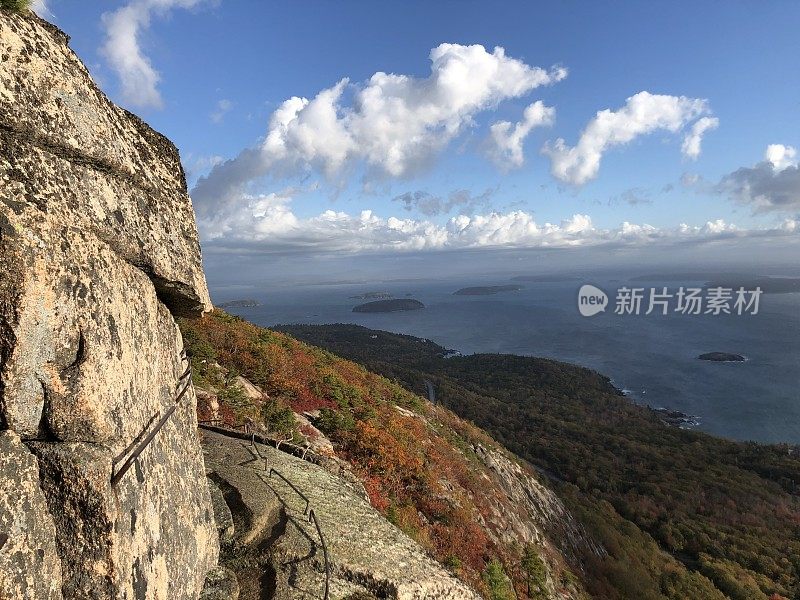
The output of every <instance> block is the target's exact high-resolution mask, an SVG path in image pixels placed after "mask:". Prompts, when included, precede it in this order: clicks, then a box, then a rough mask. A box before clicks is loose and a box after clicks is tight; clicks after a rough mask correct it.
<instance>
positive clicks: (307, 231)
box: [198, 190, 800, 254]
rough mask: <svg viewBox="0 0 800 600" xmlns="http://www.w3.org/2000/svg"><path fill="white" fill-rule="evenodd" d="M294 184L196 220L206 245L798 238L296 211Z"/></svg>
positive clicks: (523, 217) (515, 214)
mask: <svg viewBox="0 0 800 600" xmlns="http://www.w3.org/2000/svg"><path fill="white" fill-rule="evenodd" d="M294 193H295V191H293V190H286V191H284V192H282V193H279V194H268V195H263V196H247V197H245V198H244V199H243V200H242V203H241V205H240V206H237V207H233V206H229V207H227V209H226V210H225V211H220V212H217V213H216V214H215V215H214V216H213V217H212V218H208V219H202V218H201V219H200V220H199V221H198V226H199V228H200V232H201V236H202V238H203V248H204V251H206V252H209V253H217V252H235V253H247V254H333V253H374V252H384V253H385V252H408V251H441V250H456V249H475V248H485V249H503V248H506V249H509V248H510V249H520V248H572V247H596V246H634V247H638V246H643V245H650V244H677V243H705V242H712V241H716V240H723V239H732V238H733V239H738V238H745V237H762V238H770V237H783V238H786V236H795V237H792V238H790V239H792V240H796V241H797V243H800V237H797V234H798V233H800V227H798V225H797V221H796V220H793V219H786V220H784V221H783V222H782V223H780V224H779V225H777V226H775V227H773V228H764V229H751V230H741V229H738V228H737V227H736V226H735V225H733V224H730V223H727V222H726V221H724V220H722V219H717V220H712V221H708V222H706V223H704V224H702V225H688V224H681V225H680V226H678V227H676V228H659V227H655V226H652V225H649V224H647V223H631V222H628V221H625V222H623V223H621V224H620V225H619V226H617V227H612V228H608V229H606V228H601V227H597V226H596V225H595V224H594V223H593V222H592V219H591V218H590V217H589V215H585V214H575V215H573V216H571V217H569V218H567V219H564V220H563V221H561V222H560V223H557V224H554V223H540V222H538V221H537V220H536V219H535V218H534V216H533V215H532V214H531V213H529V212H526V211H523V210H514V211H509V212H487V213H485V214H476V215H464V214H459V215H457V216H454V217H451V218H450V219H448V220H447V221H446V222H444V223H441V224H440V223H434V222H432V221H430V220H428V219H427V218H421V219H414V218H400V217H396V216H389V217H382V216H380V215H378V214H376V213H375V212H373V211H371V210H363V211H361V212H359V213H356V214H351V213H347V212H343V211H333V210H326V211H324V212H322V213H320V214H318V215H316V216H311V217H300V216H298V215H297V214H296V213H295V212H294V211H293V210H292V196H293V194H294Z"/></svg>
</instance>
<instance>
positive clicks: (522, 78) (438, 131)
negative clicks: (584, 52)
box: [193, 44, 567, 210]
mask: <svg viewBox="0 0 800 600" xmlns="http://www.w3.org/2000/svg"><path fill="white" fill-rule="evenodd" d="M430 61H431V72H430V75H429V76H428V77H426V78H416V77H412V76H409V75H402V74H394V73H383V72H378V73H375V74H374V75H372V77H370V78H369V79H368V80H367V81H365V82H363V83H358V84H352V83H350V81H349V80H348V79H342V80H341V81H339V82H338V83H337V84H336V85H334V86H332V87H330V88H327V89H324V90H322V91H321V92H319V93H318V94H317V95H316V96H315V97H314V98H312V99H307V98H299V97H293V98H289V99H288V100H286V101H285V102H283V104H281V105H280V107H279V108H278V109H277V110H276V111H275V112H274V113H273V114H272V117H271V118H270V121H269V125H268V128H267V132H266V135H265V136H264V140H263V142H262V143H261V144H260V145H259V146H258V147H256V148H248V149H245V150H244V151H242V152H241V153H240V154H239V156H237V157H235V158H233V159H231V160H229V161H227V162H226V163H224V164H222V165H219V166H218V167H216V168H215V169H214V170H213V171H212V172H211V173H210V174H209V176H208V177H207V178H205V179H203V180H201V181H200V182H198V185H197V186H196V188H195V189H194V190H193V197H194V199H195V201H196V204H197V206H198V207H199V209H200V210H204V205H205V204H208V203H212V204H216V203H224V202H228V201H235V199H236V198H237V196H239V195H240V194H241V193H242V192H243V191H245V189H246V186H247V184H248V183H249V182H251V181H253V180H254V179H257V178H260V177H263V176H265V175H269V176H272V177H276V178H278V177H286V176H293V175H298V174H302V173H307V172H312V171H313V172H319V173H322V174H323V175H325V176H326V177H328V178H329V179H332V178H334V177H336V176H337V175H339V174H341V173H343V172H345V171H346V170H347V169H349V168H353V167H355V166H356V165H362V166H364V167H365V169H366V170H367V171H368V173H369V175H370V176H372V177H373V178H381V177H393V178H402V177H407V176H410V175H413V174H415V173H417V172H419V171H421V170H423V169H425V168H427V167H429V166H430V164H431V161H432V160H433V159H434V158H435V157H436V156H437V155H438V153H440V152H441V151H442V150H443V149H444V148H445V147H446V146H447V145H448V144H449V143H450V142H451V141H452V140H453V138H455V137H456V136H457V135H458V134H459V133H461V132H462V131H463V130H464V129H465V128H467V127H469V126H471V125H472V124H473V123H474V117H475V116H476V115H477V114H478V113H479V112H481V111H485V110H489V109H492V108H494V107H496V106H497V105H498V104H499V103H500V102H502V101H504V100H507V99H509V98H517V97H521V96H523V95H525V94H527V93H529V92H530V91H531V90H533V89H535V88H537V87H540V86H543V85H549V84H552V83H555V82H557V81H560V80H562V79H563V78H564V77H566V75H567V71H566V69H565V68H563V67H553V68H551V69H549V70H548V69H542V68H540V67H535V66H530V65H527V64H525V63H524V62H522V61H521V60H518V59H515V58H512V57H509V56H507V55H506V53H505V50H504V49H503V48H499V47H497V48H495V49H494V50H493V51H491V52H489V51H487V50H486V49H485V48H484V47H483V46H480V45H473V46H463V45H460V44H441V45H439V46H437V47H436V48H434V49H433V50H431V52H430Z"/></svg>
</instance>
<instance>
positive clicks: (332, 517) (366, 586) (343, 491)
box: [203, 431, 480, 600]
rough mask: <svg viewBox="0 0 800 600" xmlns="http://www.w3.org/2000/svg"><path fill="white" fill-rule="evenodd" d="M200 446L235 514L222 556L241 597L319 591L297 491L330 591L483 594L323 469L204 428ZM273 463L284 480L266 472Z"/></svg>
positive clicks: (297, 599)
mask: <svg viewBox="0 0 800 600" xmlns="http://www.w3.org/2000/svg"><path fill="white" fill-rule="evenodd" d="M203 450H204V453H205V461H206V467H207V468H208V469H209V470H210V471H211V478H212V479H213V480H214V481H215V482H218V483H219V485H220V488H221V489H222V490H223V494H224V496H225V499H226V501H228V503H229V506H230V507H231V510H232V512H233V513H234V514H233V518H234V521H235V522H236V534H235V536H234V541H233V544H232V547H231V548H229V549H228V551H227V552H226V553H224V554H223V561H222V562H223V563H227V566H228V567H229V568H231V569H232V570H234V571H235V572H236V574H237V577H238V579H239V585H240V588H241V592H240V599H241V600H251V599H256V598H274V599H276V600H301V599H302V600H311V599H314V598H321V597H322V590H323V588H324V583H325V576H324V564H325V561H324V555H323V550H322V545H321V542H320V538H319V535H318V534H317V531H316V528H315V526H314V525H313V524H312V523H310V522H309V520H308V517H307V516H306V502H305V500H304V499H303V496H305V497H306V498H308V500H309V506H310V508H311V509H313V510H314V512H315V513H316V515H317V518H318V521H319V523H320V526H321V529H322V532H323V535H324V536H325V541H326V544H327V547H328V552H329V557H330V560H331V561H332V565H333V566H332V577H331V590H330V591H331V598H335V599H343V598H390V599H393V600H479V598H480V596H479V595H478V594H477V593H476V592H474V591H473V590H472V589H471V588H469V587H468V586H467V585H465V584H464V583H462V582H461V581H459V580H458V579H456V578H455V577H454V576H453V575H451V574H450V573H449V572H447V571H446V570H445V569H444V568H443V567H442V566H441V565H439V564H438V563H437V562H436V561H435V560H433V559H432V558H430V557H429V556H427V555H426V554H425V552H424V551H423V550H422V548H421V547H420V546H419V545H418V544H417V543H416V542H414V541H413V540H412V539H411V538H409V537H408V536H406V535H405V534H404V533H403V532H402V531H400V530H399V529H398V528H397V527H395V526H394V525H392V524H391V523H389V521H387V520H386V519H385V518H383V516H382V515H381V514H380V513H379V512H378V511H377V510H375V509H374V508H373V507H372V506H371V505H370V504H369V502H368V501H367V500H365V499H364V498H362V497H361V496H359V495H358V494H356V493H355V492H354V491H353V490H352V488H351V487H350V486H349V485H347V484H346V483H345V482H344V481H343V480H341V479H340V478H339V477H337V476H336V475H334V474H332V473H330V472H329V471H327V470H326V469H325V468H323V467H321V466H318V465H315V464H313V463H310V462H306V461H303V460H302V459H300V458H297V457H294V456H291V455H289V454H287V453H284V452H281V451H279V450H276V449H275V448H273V447H271V446H266V445H261V444H256V445H255V447H254V446H253V445H252V444H251V443H250V442H247V441H243V440H240V439H235V438H230V437H227V436H224V435H221V434H218V433H212V432H210V431H204V432H203ZM270 469H275V470H277V471H278V472H279V473H281V474H282V475H284V476H285V477H286V479H288V481H289V483H287V482H286V481H284V480H283V479H281V478H280V477H279V476H278V475H276V474H274V473H273V474H272V476H270V471H269V470H270ZM290 484H291V485H290ZM301 494H302V496H301Z"/></svg>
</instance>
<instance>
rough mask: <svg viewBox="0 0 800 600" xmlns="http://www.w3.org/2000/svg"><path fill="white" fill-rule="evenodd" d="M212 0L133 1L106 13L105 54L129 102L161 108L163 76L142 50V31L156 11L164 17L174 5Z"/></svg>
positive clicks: (188, 5)
mask: <svg viewBox="0 0 800 600" xmlns="http://www.w3.org/2000/svg"><path fill="white" fill-rule="evenodd" d="M208 1H209V0H132V1H131V2H129V3H128V4H126V5H124V6H122V7H120V8H118V9H116V10H114V11H111V12H106V13H103V15H102V17H101V21H102V24H103V28H104V29H105V41H104V42H103V45H102V46H101V47H100V52H101V54H102V55H103V56H104V57H105V58H106V60H107V61H108V63H109V65H110V66H111V68H112V69H114V71H116V73H117V76H118V77H119V80H120V84H121V86H122V89H121V92H122V97H123V98H124V99H125V102H127V103H129V104H132V105H134V106H138V107H142V108H146V107H149V108H161V107H162V106H163V100H162V99H161V94H160V93H159V91H158V82H159V81H160V79H161V77H160V76H159V74H158V71H156V70H155V68H154V67H153V65H152V63H151V62H150V59H149V58H148V57H147V56H146V55H145V53H144V52H143V51H142V48H141V45H140V34H141V33H142V32H143V31H145V30H147V28H148V27H149V26H150V19H151V16H152V15H153V14H155V15H157V16H164V15H166V14H167V13H168V12H169V11H171V10H172V9H173V8H193V7H195V6H198V5H200V4H202V3H204V2H208Z"/></svg>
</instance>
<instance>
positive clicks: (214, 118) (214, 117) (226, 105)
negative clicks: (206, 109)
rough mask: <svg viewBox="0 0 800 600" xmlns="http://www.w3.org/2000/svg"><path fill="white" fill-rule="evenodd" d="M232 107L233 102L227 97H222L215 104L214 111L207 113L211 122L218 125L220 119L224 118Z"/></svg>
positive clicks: (220, 121)
mask: <svg viewBox="0 0 800 600" xmlns="http://www.w3.org/2000/svg"><path fill="white" fill-rule="evenodd" d="M232 108H233V102H231V101H230V100H228V99H227V98H223V99H222V100H220V101H219V102H217V106H216V108H215V109H214V111H213V112H212V113H211V114H210V115H209V118H210V119H211V122H212V123H215V124H217V125H219V124H220V123H222V120H223V119H224V118H225V115H226V114H227V113H228V112H230V110H231V109H232Z"/></svg>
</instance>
